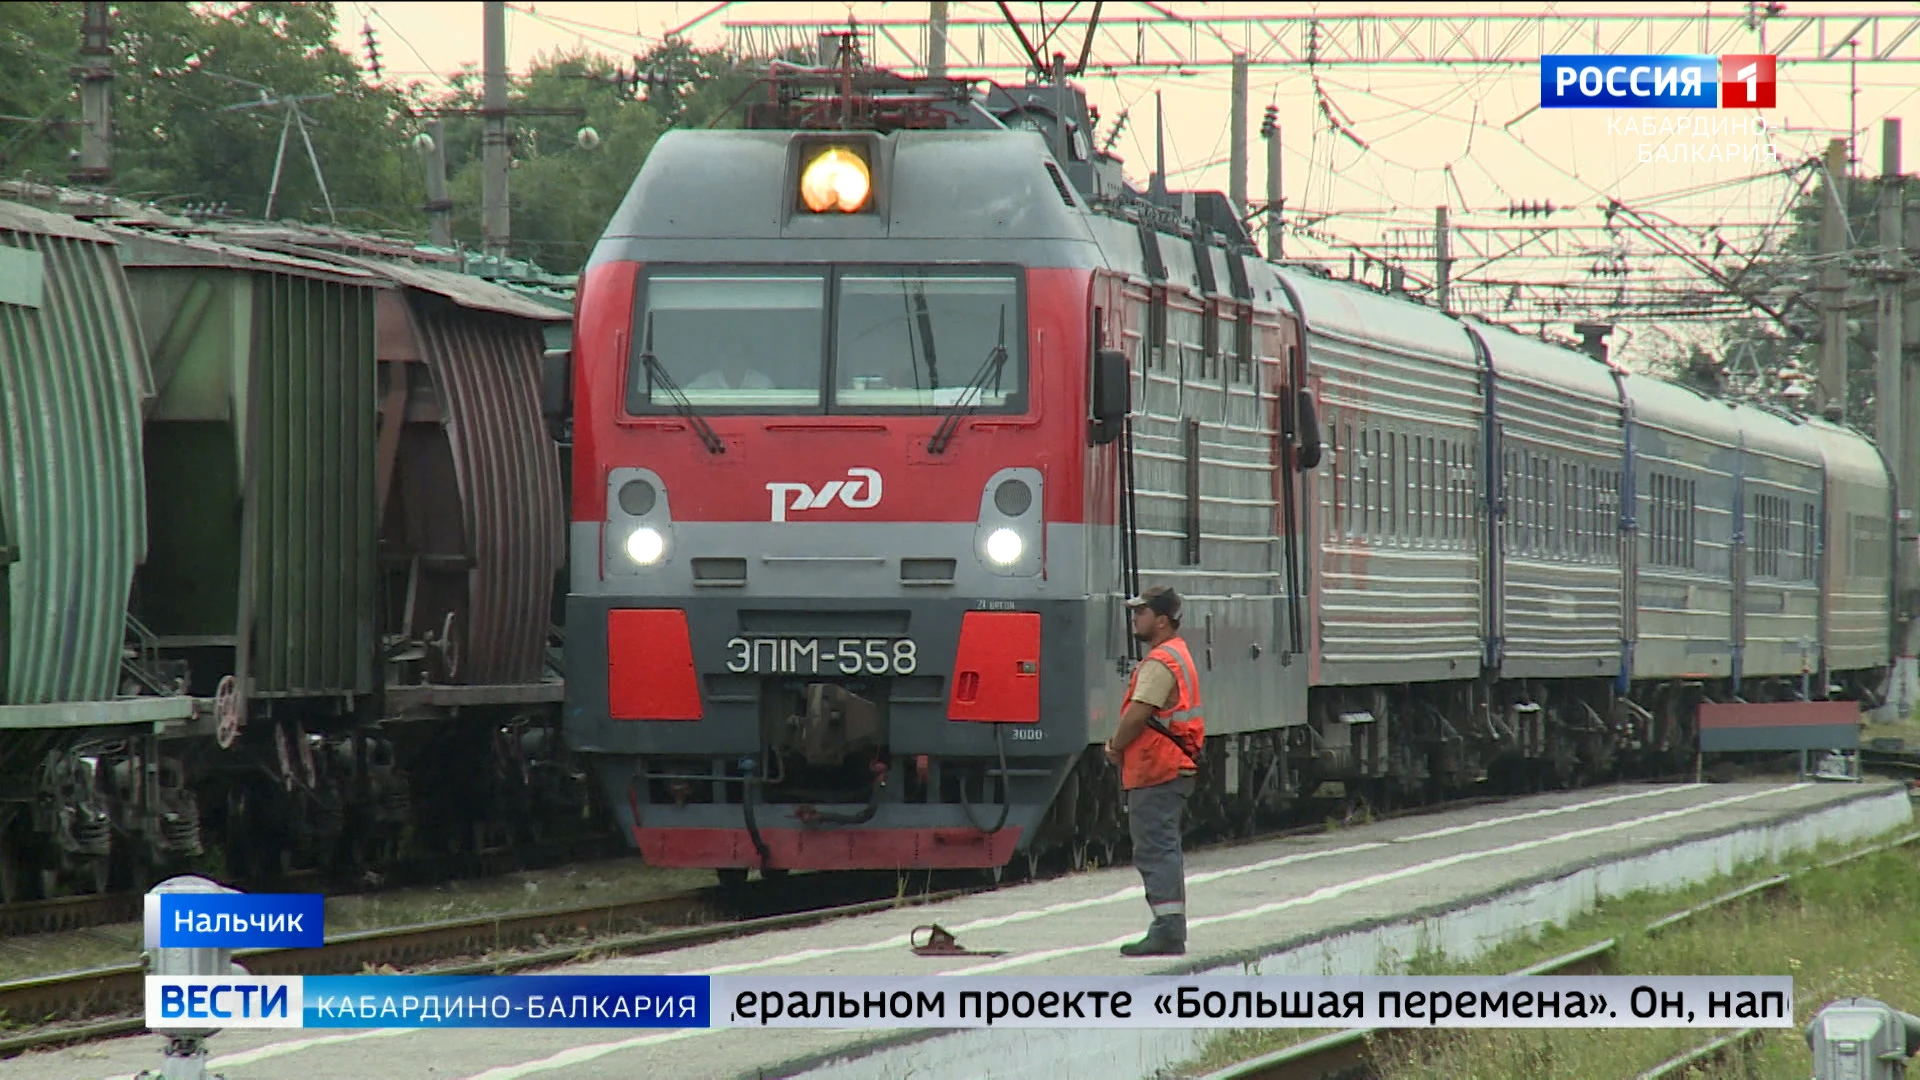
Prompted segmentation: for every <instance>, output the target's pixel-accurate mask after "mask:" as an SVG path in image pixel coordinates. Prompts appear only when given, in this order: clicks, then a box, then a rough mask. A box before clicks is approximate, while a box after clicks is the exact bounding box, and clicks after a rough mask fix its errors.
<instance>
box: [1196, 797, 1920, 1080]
mask: <svg viewBox="0 0 1920 1080" xmlns="http://www.w3.org/2000/svg"><path fill="white" fill-rule="evenodd" d="M1917 841H1920V831H1916V832H1910V833H1906V834H1904V835H1902V836H1899V837H1896V838H1894V839H1892V840H1887V841H1883V842H1881V843H1878V844H1871V845H1869V846H1867V847H1864V848H1860V849H1858V850H1855V851H1850V852H1847V853H1846V854H1844V855H1841V856H1839V857H1837V858H1832V859H1827V860H1825V861H1822V862H1818V863H1814V864H1812V865H1810V866H1807V867H1804V868H1802V869H1799V870H1795V871H1792V872H1790V873H1785V874H1775V875H1774V876H1772V877H1769V878H1765V879H1763V880H1760V881H1756V882H1753V883H1751V884H1748V885H1743V886H1741V887H1740V888H1738V889H1734V890H1732V891H1730V892H1726V893H1723V894H1721V895H1719V896H1716V897H1714V898H1713V899H1711V900H1707V901H1705V902H1704V903H1699V904H1695V905H1693V906H1692V907H1688V908H1684V909H1682V910H1680V911H1676V912H1673V913H1672V914H1669V915H1664V916H1661V917H1660V918H1658V919H1655V920H1653V921H1652V922H1650V923H1648V924H1647V925H1646V928H1645V930H1644V933H1645V934H1647V936H1649V937H1658V936H1660V935H1661V934H1664V933H1667V932H1669V931H1671V930H1673V929H1674V928H1675V927H1677V926H1681V925H1684V924H1686V923H1688V922H1690V921H1692V920H1694V919H1697V918H1699V917H1700V916H1702V915H1705V914H1707V913H1709V912H1713V911H1718V910H1720V909H1722V908H1725V907H1727V906H1728V905H1730V904H1736V903H1739V902H1740V901H1742V900H1746V899H1749V898H1752V897H1756V896H1765V897H1772V896H1774V895H1776V894H1778V893H1779V892H1780V891H1782V890H1783V889H1785V888H1786V887H1788V886H1789V885H1791V884H1792V883H1793V882H1795V881H1797V880H1799V879H1801V878H1803V877H1805V876H1807V875H1808V874H1813V873H1817V872H1820V871H1824V870H1831V869H1833V868H1835V867H1838V866H1842V865H1845V864H1846V863H1850V862H1854V861H1855V860H1858V859H1863V858H1866V857H1867V856H1869V855H1874V854H1877V853H1879V852H1882V851H1890V850H1892V849H1895V848H1902V847H1907V846H1910V845H1912V844H1914V843H1915V842H1917ZM1617 946H1618V942H1617V941H1616V940H1615V939H1613V938H1608V939H1606V940H1604V941H1597V942H1594V943H1593V944H1591V945H1588V946H1586V947H1584V948H1580V949H1576V950H1574V951H1573V952H1570V953H1564V954H1562V955H1560V956H1556V957H1553V958H1552V959H1549V960H1544V961H1541V962H1540V963H1538V964H1534V965H1532V966H1531V967H1526V968H1522V969H1520V970H1519V971H1515V972H1512V973H1511V974H1512V975H1514V976H1523V975H1569V974H1596V973H1598V972H1599V971H1601V970H1604V969H1605V967H1606V965H1607V964H1608V963H1610V962H1611V961H1612V959H1613V957H1614V956H1615V955H1616V951H1617ZM1401 1032H1402V1029H1398V1028H1354V1029H1352V1030H1348V1031H1336V1032H1333V1033H1331V1034H1327V1035H1322V1036H1319V1037H1317V1038H1313V1039H1309V1040H1307V1041H1305V1042H1301V1043H1296V1044H1294V1045H1293V1046H1288V1047H1283V1048H1281V1049H1279V1050H1275V1051H1272V1052H1270V1053H1266V1054H1262V1055H1260V1056H1259V1057H1255V1058H1249V1059H1247V1060H1245V1061H1241V1062H1238V1063H1236V1064H1233V1065H1229V1066H1227V1067H1226V1068H1223V1069H1218V1070H1215V1071H1214V1072H1210V1073H1207V1074H1206V1075H1204V1076H1201V1077H1198V1078H1196V1080H1334V1078H1336V1077H1348V1076H1379V1075H1380V1072H1379V1068H1378V1062H1377V1061H1376V1059H1375V1057H1374V1054H1373V1042H1374V1040H1375V1039H1376V1038H1377V1037H1379V1036H1383V1035H1386V1036H1391V1037H1396V1038H1403V1039H1413V1038H1431V1037H1432V1036H1433V1032H1431V1031H1428V1030H1413V1031H1407V1032H1406V1033H1405V1034H1401ZM1760 1034H1761V1033H1758V1032H1747V1031H1745V1030H1744V1029H1743V1030H1742V1031H1737V1032H1734V1033H1732V1034H1730V1035H1726V1036H1723V1037H1721V1038H1718V1039H1715V1040H1714V1041H1713V1042H1710V1043H1707V1044H1705V1045H1702V1046H1700V1047H1697V1048H1695V1049H1694V1050H1691V1051H1689V1052H1688V1054H1686V1055H1682V1057H1680V1058H1674V1059H1672V1060H1670V1061H1667V1062H1663V1063H1662V1064H1661V1065H1659V1066H1656V1067H1655V1070H1654V1071H1653V1072H1648V1073H1642V1074H1640V1075H1639V1076H1638V1077H1636V1078H1635V1080H1650V1078H1652V1077H1654V1076H1656V1075H1657V1076H1667V1075H1679V1074H1683V1073H1684V1072H1685V1067H1686V1065H1685V1063H1697V1062H1698V1061H1700V1060H1706V1059H1709V1058H1713V1057H1716V1056H1719V1055H1724V1054H1727V1053H1730V1052H1731V1051H1732V1050H1733V1049H1734V1047H1736V1046H1740V1045H1746V1043H1747V1042H1750V1041H1751V1040H1752V1039H1754V1038H1757V1037H1759V1035H1760ZM1693 1055H1699V1057H1697V1058H1696V1057H1693ZM1683 1062H1684V1063H1683ZM1661 1069H1668V1070H1669V1072H1660V1071H1659V1070H1661Z"/></svg>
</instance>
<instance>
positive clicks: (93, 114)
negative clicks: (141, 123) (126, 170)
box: [70, 3, 113, 185]
mask: <svg viewBox="0 0 1920 1080" xmlns="http://www.w3.org/2000/svg"><path fill="white" fill-rule="evenodd" d="M80 56H81V62H80V66H79V67H76V68H74V77H75V78H76V79H77V80H78V81H79V83H80V116H81V131H80V167H79V168H78V169H75V170H74V171H73V172H72V173H71V174H70V178H71V179H72V180H73V182H74V183H76V184H99V185H105V184H106V183H107V182H108V181H109V180H110V179H112V177H113V86H112V84H113V27H112V24H111V23H110V22H109V21H108V12H107V5H106V4H104V3H89V4H87V12H86V20H85V21H84V22H83V23H81V26H80Z"/></svg>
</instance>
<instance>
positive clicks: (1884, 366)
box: [1874, 117, 1913, 510]
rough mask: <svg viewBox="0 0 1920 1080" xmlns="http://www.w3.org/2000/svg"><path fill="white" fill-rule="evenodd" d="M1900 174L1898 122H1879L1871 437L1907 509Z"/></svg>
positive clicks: (1903, 202)
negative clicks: (1890, 468)
mask: <svg viewBox="0 0 1920 1080" xmlns="http://www.w3.org/2000/svg"><path fill="white" fill-rule="evenodd" d="M1901 187H1902V185H1901V177H1900V121H1899V120H1897V119H1893V118H1891V117H1890V118H1888V119H1886V120H1883V121H1881V123H1880V248H1881V250H1882V252H1883V253H1884V254H1883V255H1882V256H1881V258H1880V262H1879V264H1878V265H1876V266H1875V267H1874V292H1875V300H1876V301H1877V303H1876V305H1875V307H1876V308H1877V311H1876V312H1875V314H1876V315H1877V318H1876V320H1875V323H1876V327H1877V329H1878V330H1879V334H1878V340H1877V341H1876V342H1875V352H1876V353H1877V356H1876V357H1875V360H1876V364H1875V367H1876V368H1877V371H1876V378H1875V384H1874V437H1875V438H1876V439H1877V440H1878V441H1879V443H1880V451H1881V453H1883V454H1885V455H1886V458H1887V460H1888V461H1889V462H1892V464H1893V470H1894V474H1895V476H1896V477H1897V478H1899V480H1900V483H1899V484H1898V485H1897V489H1898V490H1899V492H1900V494H1901V499H1900V507H1901V509H1902V510H1911V509H1912V508H1913V504H1911V503H1909V502H1907V500H1906V488H1907V484H1906V480H1905V478H1906V476H1907V475H1908V474H1909V473H1910V472H1911V471H1912V469H1911V466H1910V465H1909V464H1908V462H1907V458H1906V453H1905V449H1906V448H1905V432H1904V430H1903V426H1904V425H1903V424H1902V417H1901V415H1900V412H1901V402H1902V401H1903V400H1904V399H1905V397H1906V393H1905V391H1904V390H1903V389H1902V385H1901V384H1902V383H1903V382H1904V381H1905V379H1904V375H1905V372H1903V371H1902V370H1901V362H1902V359H1903V358H1902V356H1901V354H1900V351H1901V345H1902V343H1903V339H1904V337H1905V335H1904V334H1903V332H1902V326H1901V323H1902V318H1901V317H1902V315H1903V314H1904V312H1903V311H1902V310H1901V304H1902V300H1903V299H1904V298H1903V297H1902V296H1901V292H1902V289H1901V285H1902V284H1903V283H1904V282H1905V280H1906V276H1907V275H1906V266H1905V259H1904V258H1903V255H1904V252H1903V251H1902V250H1901V248H1902V241H1903V237H1902V233H1903V232H1904V231H1905V224H1906V221H1905V218H1906V206H1905V200H1904V199H1903V197H1902V196H1903V194H1904V192H1903V191H1902V190H1901Z"/></svg>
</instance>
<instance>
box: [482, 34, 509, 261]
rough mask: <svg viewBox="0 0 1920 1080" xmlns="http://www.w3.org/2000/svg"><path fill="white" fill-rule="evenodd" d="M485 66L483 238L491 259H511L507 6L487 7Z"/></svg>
mask: <svg viewBox="0 0 1920 1080" xmlns="http://www.w3.org/2000/svg"><path fill="white" fill-rule="evenodd" d="M484 12H485V16H484V18H485V23H484V26H483V35H482V36H483V42H482V46H483V52H484V53H485V55H484V56H483V57H482V61H483V64H484V66H485V68H486V71H485V76H484V77H485V80H486V85H485V96H484V98H483V99H482V108H481V110H480V113H481V116H482V117H484V118H485V120H486V131H485V134H484V135H483V136H482V137H481V143H480V148H481V167H482V176H481V192H480V234H481V247H482V248H483V249H484V250H485V251H486V253H487V254H488V255H492V256H495V257H497V258H502V259H504V258H506V257H507V245H508V239H509V235H510V234H509V226H510V217H509V215H508V212H507V168H508V149H509V147H508V146H507V5H506V4H505V3H503V2H501V0H487V3H486V4H485V5H484Z"/></svg>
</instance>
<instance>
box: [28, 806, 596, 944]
mask: <svg viewBox="0 0 1920 1080" xmlns="http://www.w3.org/2000/svg"><path fill="white" fill-rule="evenodd" d="M626 854H627V849H626V846H625V845H624V844H622V843H621V842H620V840H619V837H618V836H617V835H615V834H613V833H610V832H605V833H593V834H586V835H582V836H578V837H570V838H567V839H565V840H559V841H550V842H548V843H546V844H543V845H541V846H538V847H535V846H533V845H524V846H521V847H516V848H511V849H507V850H502V851H488V852H481V853H477V854H476V853H464V854H459V855H438V856H430V857H427V858H422V859H415V860H410V861H408V862H406V863H403V864H399V865H396V866H391V867H385V868H381V869H379V870H367V869H356V870H349V871H341V872H332V873H330V872H328V871H324V870H305V871H295V872H293V873H285V874H275V875H270V876H266V877H261V878H249V879H247V880H244V881H238V882H233V883H232V884H235V885H238V886H241V887H244V888H245V889H246V891H248V892H324V893H326V894H327V895H328V896H357V895H361V894H364V893H366V892H368V891H370V890H369V885H375V884H377V886H378V889H380V890H389V889H401V888H412V887H416V886H423V885H439V884H444V883H445V882H448V881H466V880H472V879H475V878H484V877H492V876H497V875H499V874H504V873H511V872H514V871H518V870H545V869H551V868H552V867H556V866H563V865H567V864H569V863H575V862H582V861H590V860H594V859H607V858H619V857H622V856H625V855H626ZM179 872H180V873H193V872H194V871H191V870H181V871H179ZM167 876H169V877H170V876H172V875H171V874H169V875H167ZM144 895H145V894H144V893H142V892H109V893H91V894H87V895H82V896H57V897H53V898H51V899H47V900H22V901H17V902H15V903H11V904H5V905H0V938H7V937H19V936H21V935H24V934H51V933H59V932H61V931H66V930H84V929H86V928H88V927H90V926H107V925H111V924H113V923H125V922H135V921H138V920H139V918H140V913H141V904H142V897H143V896H144Z"/></svg>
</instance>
